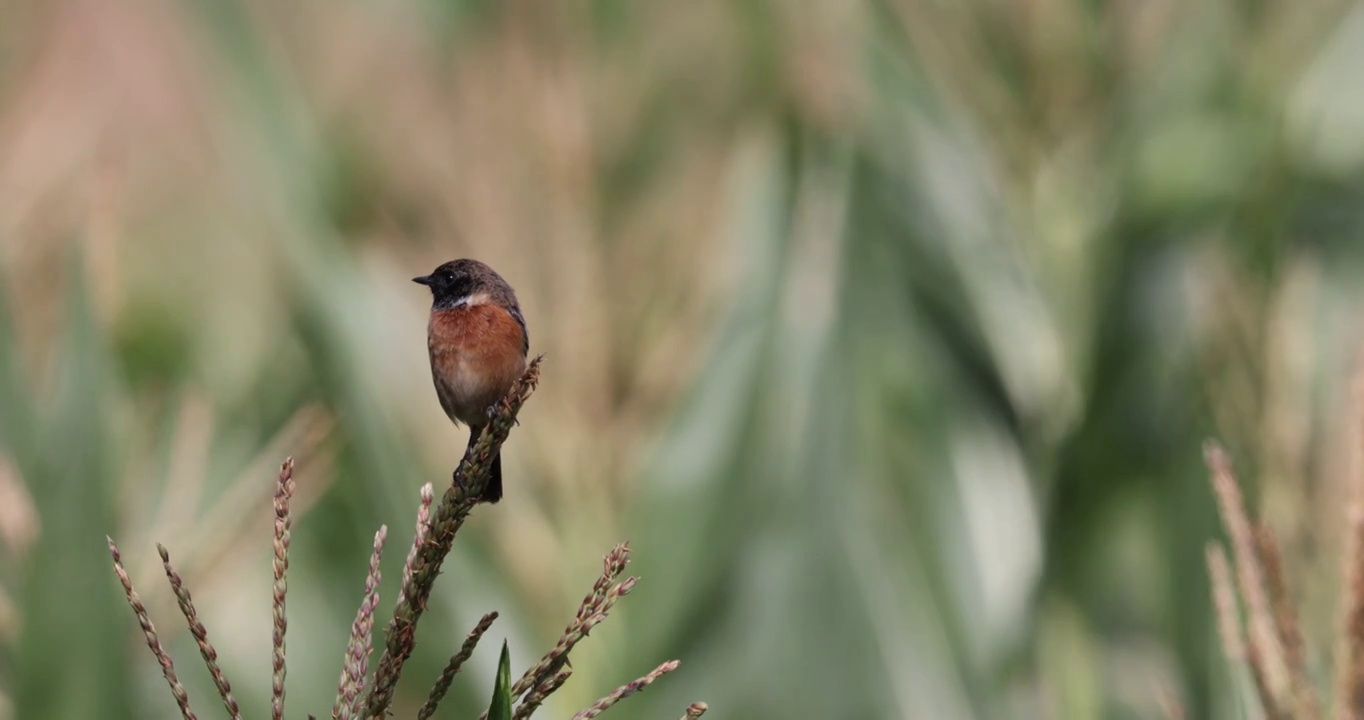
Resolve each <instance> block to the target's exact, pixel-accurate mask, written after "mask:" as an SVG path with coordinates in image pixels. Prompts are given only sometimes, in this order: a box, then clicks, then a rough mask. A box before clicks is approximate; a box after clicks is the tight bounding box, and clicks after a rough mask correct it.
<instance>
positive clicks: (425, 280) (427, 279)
mask: <svg viewBox="0 0 1364 720" xmlns="http://www.w3.org/2000/svg"><path fill="white" fill-rule="evenodd" d="M412 282H414V283H417V284H418V285H427V286H430V285H431V276H430V275H422V276H421V277H414V278H412Z"/></svg>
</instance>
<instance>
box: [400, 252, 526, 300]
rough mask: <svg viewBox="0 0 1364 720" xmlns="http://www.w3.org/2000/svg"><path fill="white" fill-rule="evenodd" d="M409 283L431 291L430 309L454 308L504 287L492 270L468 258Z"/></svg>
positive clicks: (444, 266) (441, 267) (451, 262)
mask: <svg viewBox="0 0 1364 720" xmlns="http://www.w3.org/2000/svg"><path fill="white" fill-rule="evenodd" d="M412 282H414V283H418V284H420V285H425V286H427V287H429V288H431V300H432V306H433V307H446V306H455V305H458V304H459V303H460V302H461V301H467V300H468V299H469V298H470V297H472V296H473V295H475V294H476V293H481V292H489V291H491V290H494V289H495V288H496V287H497V286H498V285H505V284H506V283H505V282H504V281H503V280H502V278H501V277H499V276H498V274H497V273H496V272H494V271H493V269H492V268H490V267H488V266H487V265H484V264H483V263H481V262H479V261H477V260H470V259H468V258H463V259H460V260H451V261H450V262H448V263H445V264H444V265H441V266H440V267H438V268H436V269H435V270H433V271H431V274H430V275H423V276H421V277H414V278H412Z"/></svg>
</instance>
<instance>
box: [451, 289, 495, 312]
mask: <svg viewBox="0 0 1364 720" xmlns="http://www.w3.org/2000/svg"><path fill="white" fill-rule="evenodd" d="M487 302H488V293H485V292H480V293H474V294H472V295H465V296H464V297H462V298H459V299H458V300H456V301H455V302H454V304H453V305H451V307H456V308H462V307H473V306H475V305H484V304H486V303H487Z"/></svg>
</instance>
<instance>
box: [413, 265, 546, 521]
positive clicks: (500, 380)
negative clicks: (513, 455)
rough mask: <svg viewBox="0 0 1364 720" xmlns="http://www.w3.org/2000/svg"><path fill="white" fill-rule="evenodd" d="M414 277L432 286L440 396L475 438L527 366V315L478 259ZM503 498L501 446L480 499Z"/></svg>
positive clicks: (432, 342) (431, 326)
mask: <svg viewBox="0 0 1364 720" xmlns="http://www.w3.org/2000/svg"><path fill="white" fill-rule="evenodd" d="M412 282H414V283H418V284H421V285H425V286H427V287H429V288H431V319H430V321H429V322H428V323H427V326H426V348H427V351H428V352H429V353H430V355H431V379H432V381H434V382H435V385H436V397H438V398H440V406H441V407H442V408H443V409H444V410H445V414H446V415H448V416H449V417H450V419H451V420H452V421H454V423H455V425H459V424H460V423H464V424H465V425H468V426H469V445H470V446H472V445H473V444H474V441H475V440H477V439H478V432H479V430H480V429H482V428H483V426H484V425H486V424H487V423H488V410H489V408H490V407H491V406H492V405H493V404H494V403H496V402H497V401H498V400H501V399H502V396H504V395H506V394H507V391H508V390H510V389H511V386H512V383H514V382H516V380H517V378H519V377H521V374H522V373H524V372H525V371H526V354H527V353H528V352H529V351H530V335H529V334H527V332H526V319H525V317H523V316H522V315H521V306H520V305H518V304H517V302H516V292H515V291H513V290H512V288H511V285H508V284H507V281H506V280H503V279H502V276H501V275H498V274H497V272H496V271H494V270H493V269H492V268H490V267H488V266H487V265H485V264H483V263H481V262H479V261H477V260H470V259H467V258H465V259H461V260H452V261H450V262H448V263H445V264H444V265H441V266H440V267H438V268H436V269H435V270H434V271H432V272H431V274H430V275H423V276H421V277H414V278H412ZM501 499H502V455H501V453H498V455H497V456H496V457H494V458H493V465H492V471H491V474H490V476H489V478H488V485H487V487H486V489H485V490H484V493H483V497H482V500H483V501H484V502H490V503H495V502H497V501H498V500H501Z"/></svg>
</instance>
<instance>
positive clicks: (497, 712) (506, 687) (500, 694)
mask: <svg viewBox="0 0 1364 720" xmlns="http://www.w3.org/2000/svg"><path fill="white" fill-rule="evenodd" d="M511 716H512V696H511V653H509V652H507V641H506V640H503V641H502V659H501V660H499V661H497V682H495V683H494V684H493V701H492V704H491V705H489V706H488V720H511Z"/></svg>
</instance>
